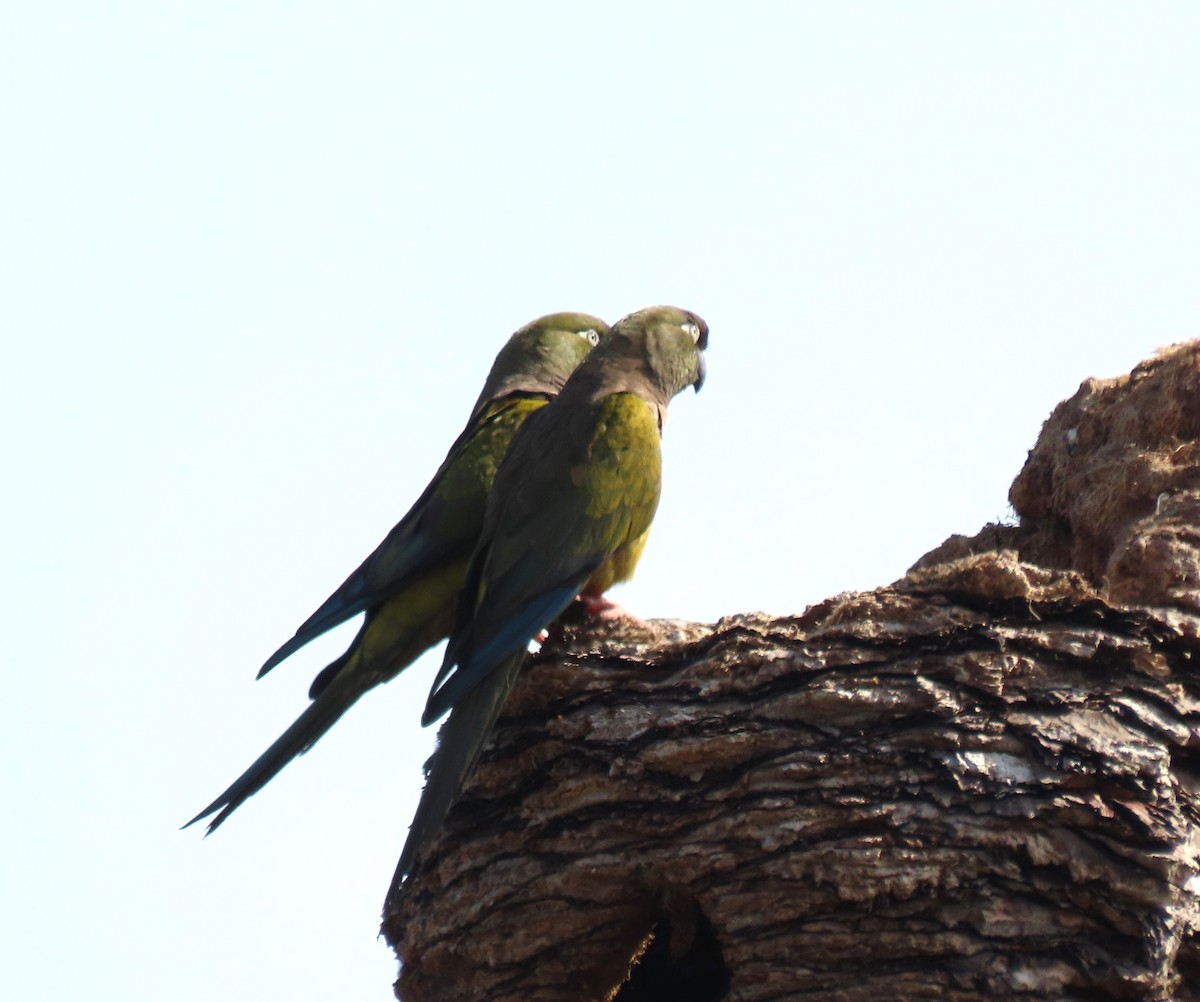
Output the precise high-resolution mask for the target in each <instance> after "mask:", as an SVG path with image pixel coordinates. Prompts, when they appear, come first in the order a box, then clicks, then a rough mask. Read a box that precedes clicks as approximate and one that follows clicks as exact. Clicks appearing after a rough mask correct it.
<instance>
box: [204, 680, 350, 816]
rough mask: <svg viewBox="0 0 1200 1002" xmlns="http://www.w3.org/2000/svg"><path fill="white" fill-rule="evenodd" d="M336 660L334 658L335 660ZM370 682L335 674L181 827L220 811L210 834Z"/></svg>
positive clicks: (315, 738) (307, 746) (309, 743)
mask: <svg viewBox="0 0 1200 1002" xmlns="http://www.w3.org/2000/svg"><path fill="white" fill-rule="evenodd" d="M335 663H336V662H335ZM366 688H369V686H365V687H364V686H363V685H362V684H361V683H360V682H359V680H357V679H355V678H354V677H352V676H351V673H349V672H342V673H341V674H339V675H337V676H335V678H334V681H333V683H332V684H331V685H329V686H328V687H327V688H326V689H325V690H324V691H323V692H322V693H321V694H320V696H319V697H318V698H317V699H316V700H314V701H313V702H312V703H311V704H310V705H309V707H308V709H306V710H305V711H304V712H303V713H302V714H300V716H299V717H297V718H296V720H295V722H294V723H293V724H292V726H291V727H289V728H288V729H287V730H286V731H284V732H283V733H282V734H281V735H280V736H279V737H278V738H277V739H276V741H275V743H274V744H273V745H271V747H270V748H268V749H267V750H266V751H265V752H263V753H262V754H261V755H259V757H258V758H257V759H255V761H254V764H253V765H251V766H250V768H249V769H247V770H246V771H245V772H243V773H242V774H241V775H240V776H239V777H238V778H237V779H236V780H234V781H233V783H232V784H231V785H230V787H229V789H227V790H226V791H225V792H224V793H222V794H221V795H220V796H219V797H217V799H216V800H214V801H213V802H212V803H211V804H209V805H208V806H207V807H206V808H204V810H202V811H201V812H200V813H199V814H197V815H196V816H195V817H194V818H192V820H191V821H189V822H188V823H187V824H186V825H184V826H183V827H184V828H187V827H189V826H191V825H194V824H195V823H196V822H197V821H202V820H204V819H205V818H207V817H208V816H209V815H210V814H215V813H216V812H218V811H220V813H219V814H217V816H216V817H215V818H213V819H212V821H210V822H209V823H208V830H207V831H206V832H205V834H206V835H211V834H212V833H213V832H214V831H216V830H217V828H219V827H220V825H221V822H223V821H224V820H225V819H226V818H227V817H229V815H230V814H232V813H233V812H234V811H235V810H237V809H238V808H239V807H240V806H241V805H242V804H243V803H244V802H245V801H246V800H247V798H249V797H252V796H253V795H254V794H256V793H257V792H258V791H259V790H261V789H262V788H263V787H264V786H266V785H267V783H269V782H270V781H271V780H272V779H274V778H275V776H276V775H277V774H278V773H279V772H280V770H282V769H283V767H284V766H286V765H287V764H288V763H289V762H290V761H292V759H294V758H295V757H296V756H297V755H303V754H304V753H305V752H306V751H308V750H309V749H310V748H311V747H312V746H313V745H315V744H316V743H317V741H319V740H320V739H321V737H322V736H324V734H325V732H326V731H328V730H329V728H331V727H332V726H333V725H334V724H336V723H337V722H338V720H339V719H340V718H341V716H342V714H343V713H345V712H346V711H347V710H348V709H350V707H351V706H353V705H354V703H355V702H357V700H358V697H359V696H361V695H362V694H363V692H364V691H366Z"/></svg>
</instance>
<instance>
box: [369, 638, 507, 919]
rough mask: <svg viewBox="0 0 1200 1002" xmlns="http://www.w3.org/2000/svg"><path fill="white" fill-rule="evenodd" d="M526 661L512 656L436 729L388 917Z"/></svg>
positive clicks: (387, 908)
mask: <svg viewBox="0 0 1200 1002" xmlns="http://www.w3.org/2000/svg"><path fill="white" fill-rule="evenodd" d="M524 661H525V651H524V650H523V649H522V650H519V651H517V653H515V654H512V655H509V657H508V658H506V659H505V660H504V661H502V662H501V663H500V664H498V665H497V666H496V668H495V669H494V670H493V671H492V673H491V675H490V676H489V677H488V678H487V679H486V680H485V681H484V682H482V683H481V684H480V685H478V686H476V687H475V688H474V689H472V690H471V691H470V692H469V693H467V695H466V696H465V697H464V698H463V699H462V700H460V701H459V702H458V704H457V705H455V706H454V708H453V709H452V710H451V711H450V716H449V717H447V718H446V722H445V723H444V724H442V729H441V730H440V731H438V744H437V750H436V751H435V752H434V753H433V757H432V758H431V759H430V764H429V777H428V779H427V780H426V782H425V789H424V790H423V791H422V793H421V800H420V802H419V803H418V804H417V813H416V815H415V816H414V817H413V823H412V826H411V827H410V828H409V830H408V838H407V840H406V841H405V843H404V849H403V850H402V851H401V853H400V862H399V863H398V864H397V865H396V873H395V875H394V876H393V877H392V883H391V886H390V887H389V888H388V893H387V898H386V899H385V901H384V904H383V913H384V915H387V914H389V913H390V912H392V911H394V910H395V909H394V906H395V904H396V901H397V895H398V894H399V891H400V885H401V883H402V882H403V881H404V878H405V877H407V876H408V875H409V873H411V872H412V870H413V865H414V863H415V862H416V860H417V857H418V856H419V855H420V854H421V853H422V852H424V851H425V850H426V849H427V848H428V847H429V846H430V845H431V844H432V843H433V840H434V838H435V837H436V836H437V834H438V832H439V831H441V827H442V822H443V821H444V820H445V818H446V814H447V813H448V812H449V810H450V808H451V807H452V806H453V804H454V801H455V800H457V799H458V795H459V793H460V792H461V790H462V787H463V784H464V783H465V782H466V780H467V777H468V776H469V775H470V774H471V770H472V769H473V768H474V767H475V763H476V762H478V761H479V756H480V754H481V753H482V752H483V749H484V748H485V747H486V746H487V743H488V738H490V737H491V734H492V728H493V727H494V726H495V723H496V718H497V717H499V716H500V711H501V709H503V707H504V701H505V700H506V699H507V698H508V694H509V691H510V690H511V689H512V687H513V683H514V682H515V681H516V679H517V675H518V674H519V673H520V670H521V665H522V663H523V662H524Z"/></svg>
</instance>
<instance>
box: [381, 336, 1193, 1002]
mask: <svg viewBox="0 0 1200 1002" xmlns="http://www.w3.org/2000/svg"><path fill="white" fill-rule="evenodd" d="M1197 439H1200V342H1195V343H1192V344H1189V345H1185V346H1181V347H1179V348H1176V349H1173V350H1172V351H1170V352H1168V353H1164V354H1163V355H1161V356H1160V357H1158V358H1156V359H1154V360H1151V361H1149V362H1147V363H1144V364H1143V365H1142V366H1139V367H1138V369H1136V370H1134V372H1133V373H1132V374H1131V375H1130V376H1127V377H1123V378H1121V379H1117V380H1110V381H1104V382H1100V381H1094V380H1089V381H1087V382H1085V383H1084V384H1083V386H1082V387H1081V388H1080V390H1079V392H1078V393H1077V394H1076V395H1075V397H1073V398H1072V399H1071V400H1069V401H1066V402H1064V403H1063V404H1060V405H1059V407H1058V408H1057V409H1056V410H1055V411H1054V413H1053V414H1052V415H1051V417H1050V419H1049V420H1048V421H1047V422H1046V425H1045V427H1044V428H1043V431H1042V434H1041V437H1040V438H1039V441H1038V444H1037V446H1036V447H1035V449H1034V450H1033V451H1032V452H1031V453H1030V456H1029V460H1028V462H1027V463H1026V466H1025V469H1024V470H1023V471H1022V472H1021V474H1020V476H1019V477H1018V478H1017V480H1016V482H1015V483H1014V485H1013V489H1012V493H1011V498H1012V501H1013V505H1014V507H1015V508H1016V510H1017V512H1018V514H1019V515H1020V518H1021V524H1020V525H1019V526H1003V525H994V526H988V527H986V528H985V529H984V530H983V531H982V532H981V533H980V534H979V535H978V536H976V537H974V538H971V539H965V538H962V537H954V538H952V539H950V540H948V541H947V542H946V543H945V544H943V545H942V546H941V547H939V548H938V549H937V550H936V551H934V552H933V553H931V554H928V555H927V556H925V557H924V558H922V559H921V560H920V561H919V562H918V564H917V565H916V566H915V567H914V568H913V569H912V570H911V571H910V572H909V573H908V575H906V577H904V578H903V579H902V580H900V581H899V582H897V583H896V584H894V585H892V586H890V587H887V588H881V589H879V590H877V591H874V592H870V593H864V594H850V595H841V596H837V597H836V598H832V599H829V600H827V601H825V602H823V603H821V604H820V605H818V606H815V607H813V608H810V609H808V610H807V611H806V612H805V613H804V614H803V615H802V616H797V617H788V618H773V617H768V616H765V615H761V614H750V615H743V616H733V617H730V618H727V619H724V620H722V621H721V622H719V623H717V624H716V625H715V626H701V625H697V624H691V623H677V622H656V623H653V624H650V625H651V627H652V629H651V630H650V631H646V630H644V629H641V628H638V627H634V626H631V625H629V624H617V626H614V625H613V624H611V623H601V624H595V623H587V622H584V623H579V622H568V623H565V624H563V625H562V627H561V629H559V630H558V631H556V634H555V636H554V637H553V638H552V639H551V641H549V642H548V643H547V644H546V645H545V646H544V647H543V649H542V651H541V652H540V654H538V655H537V656H535V657H532V658H531V659H530V662H529V664H528V666H527V668H526V670H525V672H524V673H523V676H522V679H521V681H520V683H519V684H518V686H517V688H516V689H515V690H514V692H513V694H512V697H511V698H510V701H509V703H508V704H507V707H506V715H505V717H504V718H503V719H502V720H501V722H500V724H499V726H498V727H497V729H496V733H495V736H494V740H493V742H492V744H491V746H490V748H489V750H488V752H487V753H486V754H485V756H484V758H483V760H482V761H481V762H480V765H479V767H478V769H477V770H476V773H475V775H474V777H473V779H472V780H471V782H470V783H469V784H468V787H467V789H466V791H465V793H464V795H463V797H462V799H461V800H460V802H459V803H458V804H457V806H456V807H455V808H454V810H453V811H452V812H451V814H450V816H449V818H448V819H447V823H446V829H445V832H444V833H443V836H442V837H441V839H439V841H438V843H437V844H436V846H435V847H434V849H433V851H432V852H431V853H430V856H429V858H428V859H426V860H424V861H422V863H421V864H420V865H419V867H418V869H417V871H416V872H415V873H414V875H413V876H412V877H410V879H409V880H408V882H407V883H406V884H405V885H404V890H403V895H402V897H401V900H400V902H399V905H398V908H397V910H395V911H394V912H392V913H390V914H388V915H386V916H385V920H384V932H385V934H386V935H387V937H388V940H389V942H391V943H392V944H393V945H394V946H395V948H396V951H397V954H398V955H399V957H400V960H401V962H402V967H401V975H400V980H399V981H398V982H397V995H398V996H399V997H400V998H402V999H403V1000H405V1002H434V1000H437V1002H449V1000H460V999H461V1000H471V1002H483V1000H496V1002H499V1000H510V999H511V1000H514V1002H515V1000H520V1002H532V1000H546V1002H559V1000H564V1002H565V1000H592V999H595V1000H601V999H616V1000H619V1002H633V1000H639V999H655V1000H663V999H667V1000H669V999H689V1000H697V1002H703V1000H706V999H712V1000H715V999H729V1000H738V1002H748V1000H768V999H769V1000H783V999H805V1000H824V999H829V1000H833V999H837V1000H857V999H862V1000H866V1002H878V1000H879V999H881V998H884V999H889V1000H891V999H927V998H938V999H982V998H988V999H991V998H996V997H1002V998H1016V999H1047V998H1054V999H1104V998H1112V999H1133V998H1136V999H1176V998H1177V999H1190V998H1200V944H1198V943H1197V939H1196V932H1197V928H1198V926H1200V894H1198V891H1200V864H1198V860H1197V855H1198V850H1200V810H1198V809H1200V798H1198V793H1200V758H1198V755H1197V750H1198V749H1200V679H1197V678H1196V677H1195V675H1196V672H1195V662H1196V661H1197V660H1200V529H1198V526H1200V443H1198V441H1197Z"/></svg>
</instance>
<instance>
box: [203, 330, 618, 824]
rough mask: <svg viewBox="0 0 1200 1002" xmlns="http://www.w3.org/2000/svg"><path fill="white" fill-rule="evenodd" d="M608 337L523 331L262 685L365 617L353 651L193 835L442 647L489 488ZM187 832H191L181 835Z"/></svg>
mask: <svg viewBox="0 0 1200 1002" xmlns="http://www.w3.org/2000/svg"><path fill="white" fill-rule="evenodd" d="M607 332H608V325H607V324H605V323H604V322H603V321H602V320H599V319H597V318H596V317H592V316H588V315H587V314H583V313H555V314H551V315H550V316H545V317H542V318H541V319H539V320H535V321H533V322H532V323H530V324H528V325H526V326H525V327H522V328H521V329H520V330H519V331H517V332H516V333H515V334H513V335H512V337H511V338H509V340H508V343H507V344H505V346H504V348H503V349H501V351H500V354H499V355H497V356H496V360H495V362H494V363H493V365H492V368H491V372H490V373H489V374H488V377H487V381H486V382H485V383H484V386H483V391H482V392H481V393H480V394H479V399H478V400H477V401H476V402H475V406H474V407H473V408H472V410H471V417H470V419H469V420H468V421H467V426H466V428H464V429H463V432H462V434H461V435H459V436H458V438H457V439H456V440H455V442H454V444H453V445H452V446H451V447H450V451H449V453H448V454H447V456H446V458H445V460H444V461H443V462H442V465H441V466H440V467H439V468H438V471H437V473H435V474H434V476H433V480H432V481H430V483H429V486H428V487H426V488H425V491H424V493H423V494H422V495H421V496H420V497H419V498H418V499H417V501H416V503H415V504H414V505H413V506H412V508H411V509H410V510H409V512H408V514H406V515H405V516H404V518H403V519H401V520H400V522H399V523H398V524H397V525H396V526H395V528H393V529H392V531H391V532H389V533H388V534H387V536H386V538H385V539H384V540H383V542H382V543H380V544H379V546H378V547H377V548H376V549H375V551H374V552H373V553H372V554H371V555H370V556H369V557H367V559H366V560H364V561H363V563H362V564H361V565H360V566H359V567H358V569H357V570H355V571H354V573H353V574H351V575H350V576H349V577H348V578H347V579H346V580H345V582H343V584H342V585H341V587H340V588H338V589H337V591H335V592H334V593H333V594H332V595H331V596H330V597H329V598H328V599H326V600H325V602H324V603H323V604H322V605H321V607H320V608H319V609H317V611H316V612H314V613H313V614H312V615H311V616H310V617H309V618H308V619H307V620H305V621H304V623H303V624H301V626H300V628H299V629H298V630H297V631H296V634H295V636H293V637H292V638H291V639H290V640H289V641H288V642H287V643H285V644H284V645H283V646H282V647H280V648H279V650H277V651H276V652H275V653H274V654H272V655H271V657H269V658H268V659H267V661H266V663H265V664H264V665H263V666H262V669H261V670H260V671H259V673H258V674H259V677H260V678H261V677H262V676H263V675H264V674H266V673H267V672H268V671H270V670H271V669H272V668H273V667H274V666H275V665H277V664H279V662H281V661H282V660H284V658H286V657H288V656H289V655H290V654H293V653H294V652H295V651H297V650H299V649H300V648H301V647H303V646H304V645H305V644H307V643H308V642H309V641H310V640H312V639H314V638H315V637H318V636H320V635H321V634H322V633H324V632H325V631H326V630H329V629H331V628H333V627H334V626H337V625H339V624H340V623H343V622H345V621H346V620H348V619H350V618H352V617H353V616H356V615H358V614H359V613H360V612H366V614H367V615H366V618H365V620H364V622H363V625H362V627H361V629H360V630H359V631H358V634H357V636H355V638H354V640H353V641H352V643H351V644H350V647H349V649H348V650H347V651H346V653H345V654H343V655H342V656H341V657H340V658H338V659H337V660H336V661H334V662H333V663H332V664H330V665H329V666H328V667H326V668H325V669H324V670H323V671H321V672H320V673H319V674H318V675H317V677H316V679H315V680H314V681H313V684H312V687H311V689H310V690H309V696H310V697H311V698H312V700H313V702H312V703H311V704H310V705H309V707H308V708H307V709H306V710H305V711H304V712H303V713H302V714H300V716H299V717H298V718H297V719H296V721H295V723H293V724H292V725H291V726H290V727H289V728H288V729H287V730H286V731H284V733H283V734H282V735H281V736H280V737H279V738H278V740H276V741H275V743H274V744H272V745H271V747H270V748H268V749H267V750H266V751H265V752H263V754H262V755H260V756H259V758H258V759H257V760H256V761H255V762H254V764H253V765H251V766H250V767H249V768H248V769H247V770H246V771H245V772H244V773H242V775H241V776H239V777H238V778H237V779H236V780H235V781H234V783H233V784H232V785H231V786H230V787H229V788H228V789H227V790H226V791H225V792H224V793H222V794H221V795H220V796H219V797H217V799H216V800H214V801H213V802H212V803H211V804H209V805H208V806H207V807H206V808H205V809H204V810H203V811H201V812H200V813H199V814H198V815H196V817H194V818H193V819H192V820H191V821H189V822H188V824H189V825H191V824H195V823H196V822H197V821H200V820H202V819H203V818H207V817H209V816H210V815H212V814H214V813H216V812H218V811H219V812H220V813H218V814H217V816H216V817H215V818H214V819H213V820H212V821H211V822H210V823H209V825H208V831H209V832H211V831H213V830H214V829H215V828H217V826H218V825H220V824H221V822H222V821H224V820H225V818H227V817H228V816H229V814H230V813H231V812H232V811H234V810H235V809H236V808H237V807H238V806H239V805H241V804H242V802H243V801H245V800H246V798H247V797H249V796H251V795H252V794H254V793H256V792H258V791H259V790H260V789H262V787H263V786H264V785H265V784H266V783H267V782H269V781H270V780H271V779H272V778H273V777H274V776H275V775H276V774H277V773H278V772H279V771H280V770H281V769H282V768H283V767H284V766H285V765H287V764H288V762H290V761H291V760H292V759H293V758H295V757H296V756H297V755H299V754H302V753H303V752H306V751H308V749H309V748H311V747H312V746H313V745H314V744H315V743H316V742H317V740H318V739H319V738H320V737H321V736H322V735H323V734H325V732H326V731H328V730H329V728H330V727H332V726H333V725H334V724H335V723H336V722H337V721H338V719H339V718H340V717H341V716H342V714H343V713H345V712H346V710H348V709H349V708H350V706H351V705H353V704H354V702H355V701H356V700H357V699H358V698H359V697H360V696H361V695H362V694H363V693H365V692H366V691H367V690H368V689H371V688H373V687H374V686H376V685H379V684H380V683H381V682H386V681H388V680H390V679H392V678H395V676H396V675H398V674H399V673H400V672H401V671H403V670H404V669H405V668H406V667H407V666H408V665H410V664H411V663H412V662H413V661H415V660H416V659H417V658H418V657H419V656H420V655H421V654H422V653H423V652H424V651H425V650H426V649H428V648H429V647H431V646H433V645H434V644H436V643H437V642H438V641H439V640H441V639H443V638H444V637H446V636H447V635H448V634H449V632H450V627H451V626H452V624H453V621H454V615H455V610H456V602H457V595H458V592H459V589H460V588H461V587H462V583H463V577H464V575H465V573H466V568H467V561H468V558H469V557H470V555H471V552H472V550H473V549H474V547H475V543H476V540H477V538H478V536H479V530H480V527H481V526H482V523H483V513H484V506H485V503H486V501H487V494H488V490H489V488H490V487H491V483H492V478H493V477H494V476H495V474H496V470H497V468H498V467H499V465H500V461H501V460H502V459H503V457H504V454H505V453H506V452H507V451H508V447H509V443H510V442H511V441H512V438H513V435H514V433H515V432H516V431H517V429H518V428H519V427H520V425H521V424H522V423H523V422H524V421H525V419H526V418H528V417H529V416H530V415H531V414H533V413H534V412H535V411H537V410H538V409H539V408H541V407H544V406H545V405H546V403H547V402H548V401H549V400H551V399H552V398H553V397H554V396H555V395H556V394H557V393H558V392H559V391H560V390H561V389H562V388H563V385H564V384H565V383H566V381H567V378H568V377H569V376H570V375H571V373H572V372H573V371H574V370H575V368H576V366H578V364H579V363H580V362H581V361H582V360H583V358H584V357H585V356H586V355H587V354H588V352H589V351H591V349H592V348H593V347H594V346H595V345H596V344H598V343H599V342H600V340H601V339H602V338H603V337H604V335H605V334H606V333H607ZM185 827H186V825H185Z"/></svg>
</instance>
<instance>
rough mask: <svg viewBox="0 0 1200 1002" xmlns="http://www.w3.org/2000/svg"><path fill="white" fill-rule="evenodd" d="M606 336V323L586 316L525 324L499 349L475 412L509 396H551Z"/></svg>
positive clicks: (551, 316)
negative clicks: (488, 402) (513, 394)
mask: <svg viewBox="0 0 1200 1002" xmlns="http://www.w3.org/2000/svg"><path fill="white" fill-rule="evenodd" d="M606 334H608V324H606V323H605V322H604V321H603V320H600V319H599V318H597V317H592V316H588V314H586V313H551V314H549V315H548V316H544V317H539V318H538V319H537V320H534V321H533V322H532V323H528V324H526V325H525V326H524V327H522V328H521V329H520V330H519V331H517V332H516V333H515V334H514V335H513V336H512V337H510V338H509V339H508V343H507V344H506V345H505V346H504V347H503V348H501V349H500V354H499V355H497V356H496V361H495V362H493V363H492V371H491V372H489V373H488V377H487V381H486V382H485V383H484V384H483V392H482V393H480V394H479V399H478V400H477V401H476V402H475V410H478V409H479V408H480V407H481V406H482V405H483V404H485V403H486V402H487V401H489V400H495V399H497V398H498V397H503V396H507V395H508V394H510V393H545V394H546V395H548V396H554V395H555V394H557V393H558V391H559V390H561V389H562V388H563V384H564V383H566V381H567V379H568V377H569V376H570V375H571V373H572V372H574V371H575V368H576V366H578V365H579V363H580V362H582V361H583V360H584V358H586V357H587V354H588V352H590V351H591V350H592V349H593V348H594V347H595V346H596V345H597V344H599V343H600V341H601V340H602V339H603V338H604V337H605V335H606Z"/></svg>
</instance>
